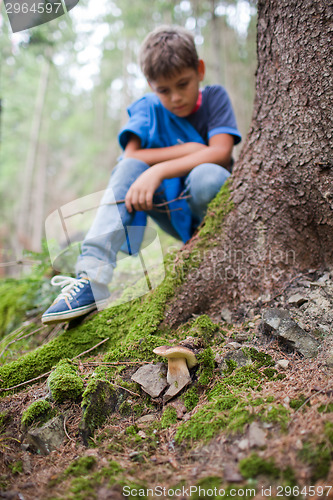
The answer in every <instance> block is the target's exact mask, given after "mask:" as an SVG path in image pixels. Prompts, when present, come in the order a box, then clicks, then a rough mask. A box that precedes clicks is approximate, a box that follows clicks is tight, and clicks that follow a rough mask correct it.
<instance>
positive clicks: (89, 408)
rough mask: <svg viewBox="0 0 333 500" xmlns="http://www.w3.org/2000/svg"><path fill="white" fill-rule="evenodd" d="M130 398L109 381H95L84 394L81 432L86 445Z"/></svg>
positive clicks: (123, 390) (125, 392)
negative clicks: (95, 432)
mask: <svg viewBox="0 0 333 500" xmlns="http://www.w3.org/2000/svg"><path fill="white" fill-rule="evenodd" d="M128 397H129V393H128V392H127V391H125V389H120V388H115V387H114V386H113V385H112V384H110V382H108V381H107V380H99V379H94V380H93V382H92V383H91V386H90V387H89V386H88V388H87V390H86V391H85V393H84V394H83V402H82V407H83V416H82V419H81V422H80V424H79V430H80V434H81V437H82V439H83V442H84V444H85V445H86V446H87V445H88V439H89V437H91V436H92V435H93V433H94V431H95V429H97V428H98V427H100V426H101V425H103V423H104V422H105V420H106V419H107V418H108V416H109V415H110V414H112V413H114V412H115V411H117V410H118V408H119V406H120V405H121V403H123V402H124V401H125V400H126V399H127V398H128Z"/></svg>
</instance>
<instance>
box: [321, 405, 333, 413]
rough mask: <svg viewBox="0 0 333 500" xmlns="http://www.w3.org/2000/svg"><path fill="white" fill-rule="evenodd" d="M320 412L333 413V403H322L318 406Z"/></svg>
mask: <svg viewBox="0 0 333 500" xmlns="http://www.w3.org/2000/svg"><path fill="white" fill-rule="evenodd" d="M318 412H319V413H332V412H333V403H327V404H324V405H320V406H319V408H318Z"/></svg>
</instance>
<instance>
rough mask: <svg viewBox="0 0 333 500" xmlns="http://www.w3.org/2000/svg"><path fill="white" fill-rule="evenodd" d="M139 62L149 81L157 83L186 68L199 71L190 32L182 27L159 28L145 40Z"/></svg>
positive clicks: (196, 54)
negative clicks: (162, 78) (161, 78)
mask: <svg viewBox="0 0 333 500" xmlns="http://www.w3.org/2000/svg"><path fill="white" fill-rule="evenodd" d="M139 61H140V66H141V70H142V72H143V74H144V75H145V77H146V78H147V80H148V81H156V80H157V79H158V78H159V77H161V76H162V77H164V78H167V77H170V76H174V75H176V74H177V73H179V72H180V71H181V70H183V69H184V68H193V69H195V70H197V69H198V63H199V57H198V53H197V50H196V48H195V43H194V38H193V36H192V34H191V33H190V32H189V31H187V30H186V29H185V28H182V27H181V26H159V27H158V28H156V29H155V30H154V31H152V32H151V33H149V34H148V35H147V36H146V38H145V39H144V41H143V43H142V45H141V49H140V56H139Z"/></svg>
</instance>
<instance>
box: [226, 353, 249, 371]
mask: <svg viewBox="0 0 333 500" xmlns="http://www.w3.org/2000/svg"><path fill="white" fill-rule="evenodd" d="M228 361H234V362H236V363H237V368H239V367H240V366H246V365H250V364H251V363H252V361H251V358H250V356H248V355H247V354H245V353H244V352H243V351H242V349H238V350H237V351H229V352H227V354H226V355H225V356H224V358H223V359H222V362H221V363H220V364H219V370H220V372H223V371H225V370H229V366H228V363H227V362H228Z"/></svg>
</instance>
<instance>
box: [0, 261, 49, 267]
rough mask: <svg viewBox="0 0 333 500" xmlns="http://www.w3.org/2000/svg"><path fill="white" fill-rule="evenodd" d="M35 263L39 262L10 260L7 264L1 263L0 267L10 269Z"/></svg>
mask: <svg viewBox="0 0 333 500" xmlns="http://www.w3.org/2000/svg"><path fill="white" fill-rule="evenodd" d="M36 262H41V261H40V260H12V261H9V262H1V263H0V267H10V266H17V265H24V264H36Z"/></svg>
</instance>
